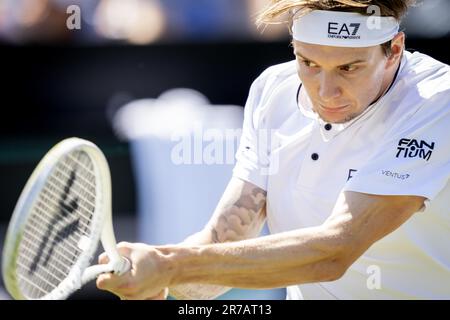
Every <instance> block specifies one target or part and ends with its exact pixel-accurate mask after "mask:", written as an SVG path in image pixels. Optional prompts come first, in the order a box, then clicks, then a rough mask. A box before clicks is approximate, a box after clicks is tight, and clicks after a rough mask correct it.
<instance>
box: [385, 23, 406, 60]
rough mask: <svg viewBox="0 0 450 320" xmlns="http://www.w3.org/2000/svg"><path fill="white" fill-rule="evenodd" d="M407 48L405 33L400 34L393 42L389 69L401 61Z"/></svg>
mask: <svg viewBox="0 0 450 320" xmlns="http://www.w3.org/2000/svg"><path fill="white" fill-rule="evenodd" d="M404 48H405V33H404V32H402V31H401V32H399V33H397V34H396V35H395V37H394V38H393V39H392V40H391V54H390V55H389V57H388V67H390V66H393V65H395V64H396V62H397V61H398V60H400V59H401V57H402V54H403V49H404Z"/></svg>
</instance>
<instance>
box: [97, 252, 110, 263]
mask: <svg viewBox="0 0 450 320" xmlns="http://www.w3.org/2000/svg"><path fill="white" fill-rule="evenodd" d="M108 262H109V257H108V255H107V254H106V252H103V253H102V254H101V255H99V256H98V263H99V264H106V263H108Z"/></svg>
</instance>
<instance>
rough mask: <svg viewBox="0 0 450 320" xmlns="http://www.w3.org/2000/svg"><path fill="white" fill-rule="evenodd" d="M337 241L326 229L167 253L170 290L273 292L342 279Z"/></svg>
mask: <svg viewBox="0 0 450 320" xmlns="http://www.w3.org/2000/svg"><path fill="white" fill-rule="evenodd" d="M339 243H340V241H338V239H337V238H336V235H335V234H334V233H333V231H332V230H330V229H326V228H324V227H314V228H306V229H300V230H295V231H290V232H285V233H280V234H276V235H271V236H265V237H261V238H256V239H251V240H243V241H238V242H231V243H220V244H212V245H204V246H184V247H166V248H163V249H162V251H166V252H165V253H167V254H169V253H170V255H167V256H170V258H169V260H170V261H169V264H171V266H172V268H173V269H172V270H174V274H173V277H172V284H173V285H179V284H183V283H205V284H216V285H223V286H228V287H239V288H253V289H263V288H274V287H285V286H288V285H293V284H298V283H308V282H318V281H330V280H334V279H336V278H338V277H339V276H340V275H341V273H342V262H341V261H340V252H341V250H340V248H339Z"/></svg>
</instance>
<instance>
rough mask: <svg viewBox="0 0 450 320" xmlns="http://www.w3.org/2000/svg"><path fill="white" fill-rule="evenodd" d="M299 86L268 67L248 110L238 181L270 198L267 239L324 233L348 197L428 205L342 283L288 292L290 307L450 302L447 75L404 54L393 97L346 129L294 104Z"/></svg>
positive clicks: (288, 72)
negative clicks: (311, 230)
mask: <svg viewBox="0 0 450 320" xmlns="http://www.w3.org/2000/svg"><path fill="white" fill-rule="evenodd" d="M300 86H301V84H300V80H299V78H298V76H297V70H296V62H295V61H291V62H287V63H284V64H280V65H276V66H273V67H270V68H268V69H267V70H266V71H264V72H263V73H262V74H261V76H260V77H258V79H256V80H255V82H254V83H253V84H252V87H251V89H250V94H249V97H248V100H247V103H246V106H245V119H244V128H243V135H242V138H241V143H240V147H239V150H238V152H237V154H236V158H237V164H236V166H235V168H234V171H233V175H234V176H236V177H239V178H241V179H243V180H246V181H249V182H251V183H253V184H255V185H257V186H259V187H261V188H263V189H265V190H266V191H267V221H268V226H269V229H270V231H271V233H279V232H283V231H289V230H293V229H298V228H305V227H311V226H318V225H321V224H322V223H323V222H324V221H325V220H326V219H327V218H328V217H329V216H330V214H331V213H332V210H333V207H334V205H335V202H336V200H337V198H338V195H339V194H340V193H341V192H342V191H344V190H350V191H356V192H363V193H369V194H380V195H418V196H424V197H426V198H427V200H426V206H425V208H423V209H424V210H423V211H422V212H420V213H416V214H415V215H413V217H412V218H410V219H409V220H408V221H407V222H406V223H404V224H403V225H402V226H400V228H398V229H397V230H396V231H394V232H393V233H391V234H390V235H388V236H386V237H385V238H383V239H381V240H379V241H378V242H376V243H375V244H374V245H372V246H371V247H370V248H369V249H368V250H367V251H366V252H365V253H364V254H363V255H362V256H361V257H360V258H359V259H358V260H357V261H356V262H354V263H353V265H352V266H351V267H350V268H349V269H348V270H347V272H346V273H345V275H344V276H343V277H342V278H340V279H339V280H337V281H332V282H323V283H313V284H305V285H299V286H291V287H288V289H287V298H288V299H303V298H304V299H410V298H423V299H439V298H446V299H449V298H450V182H449V181H450V68H449V66H448V65H445V64H443V63H441V62H438V61H436V60H434V59H432V58H431V57H429V56H426V55H424V54H420V53H417V52H416V53H410V52H406V51H405V53H404V56H403V58H402V61H401V65H400V68H399V71H398V74H397V76H396V78H395V81H394V83H393V84H392V86H391V87H390V89H389V90H388V92H387V93H386V94H385V95H384V96H382V97H381V98H380V99H379V100H378V101H377V102H376V103H374V104H372V105H371V106H370V107H369V108H367V109H366V111H365V112H364V113H363V114H361V115H360V116H358V117H357V118H356V119H353V120H351V121H349V122H347V123H344V124H327V123H325V122H324V121H322V120H321V119H320V118H318V117H317V115H316V114H315V113H314V112H313V111H312V110H311V108H310V107H309V104H308V102H309V101H308V99H303V100H302V99H300V101H297V96H298V91H299V88H300ZM300 96H302V94H300Z"/></svg>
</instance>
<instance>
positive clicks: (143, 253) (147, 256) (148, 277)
mask: <svg viewBox="0 0 450 320" xmlns="http://www.w3.org/2000/svg"><path fill="white" fill-rule="evenodd" d="M117 249H118V251H119V253H120V254H121V255H122V256H123V257H125V258H128V259H129V260H130V262H131V270H130V271H128V272H127V273H125V274H124V275H122V276H118V275H115V274H113V273H105V274H102V275H100V276H99V277H98V278H97V287H98V288H99V289H101V290H107V291H110V292H112V293H114V294H115V295H117V296H119V297H120V298H121V299H122V300H148V299H151V300H153V299H154V300H162V299H166V298H167V294H168V290H167V287H168V286H169V284H170V283H169V282H170V277H171V274H170V269H168V268H165V265H166V264H165V263H166V262H165V261H166V258H165V257H164V254H163V253H161V251H159V250H157V249H156V248H154V247H151V246H148V245H145V244H142V243H128V242H121V243H119V244H118V245H117ZM108 262H109V259H108V257H107V255H106V254H105V253H102V254H101V255H100V256H99V263H101V264H103V263H108Z"/></svg>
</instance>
